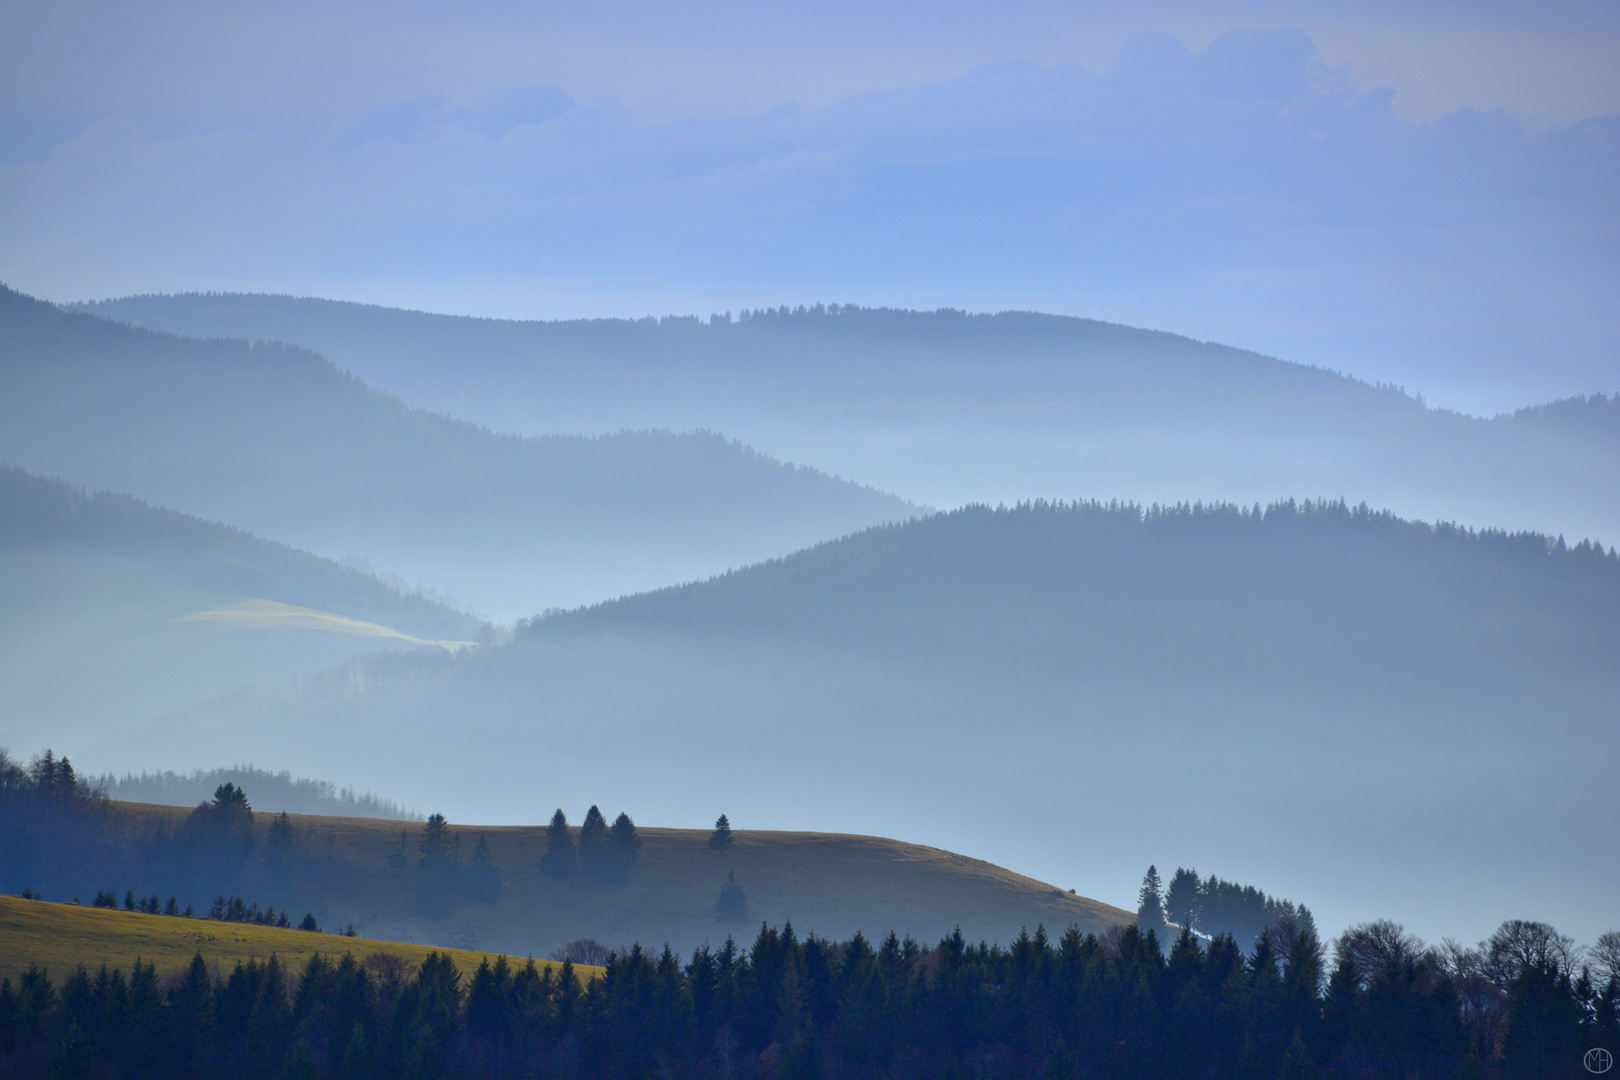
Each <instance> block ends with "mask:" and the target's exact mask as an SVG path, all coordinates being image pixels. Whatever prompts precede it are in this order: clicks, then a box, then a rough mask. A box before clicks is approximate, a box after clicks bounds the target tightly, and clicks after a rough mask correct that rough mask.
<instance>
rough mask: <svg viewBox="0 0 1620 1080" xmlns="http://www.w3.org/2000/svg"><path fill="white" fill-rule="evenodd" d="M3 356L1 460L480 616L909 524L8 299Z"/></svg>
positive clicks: (779, 474) (835, 487) (697, 442)
mask: <svg viewBox="0 0 1620 1080" xmlns="http://www.w3.org/2000/svg"><path fill="white" fill-rule="evenodd" d="M0 357H3V360H0V460H9V461H11V462H13V463H15V464H17V465H19V466H22V467H24V468H27V469H29V470H31V471H33V472H36V473H42V474H48V475H60V476H63V477H65V478H66V479H68V480H69V481H71V482H73V483H76V484H84V485H87V486H90V487H95V488H107V489H110V490H116V491H126V492H129V493H131V494H133V495H136V496H138V497H141V498H144V499H148V500H150V501H152V502H154V503H157V504H160V505H164V506H169V507H172V508H174V509H176V510H180V511H183V512H187V513H193V514H197V515H200V516H203V517H207V518H212V519H217V520H221V521H227V522H229V523H231V524H232V525H237V526H240V527H243V528H246V529H249V530H250V531H252V532H255V533H257V534H260V535H263V536H269V537H272V538H274V539H277V540H283V541H287V542H290V543H293V544H296V545H297V546H299V547H303V548H308V549H310V550H313V551H316V552H318V553H320V554H323V555H329V556H343V555H345V554H349V553H356V554H359V555H362V556H365V557H366V558H368V559H369V560H371V561H372V562H373V563H375V564H376V565H378V566H380V567H382V568H384V569H386V570H388V571H390V572H393V573H397V574H399V575H401V576H403V577H404V578H405V579H406V580H408V581H412V582H416V581H421V582H427V583H430V584H431V585H433V586H434V587H436V588H440V589H443V590H445V591H446V592H448V593H450V594H452V595H455V596H457V597H458V598H460V599H462V600H464V601H466V602H468V603H470V604H472V605H474V606H475V607H477V608H479V609H481V610H483V611H486V612H488V613H490V614H492V615H495V616H496V617H507V618H511V617H515V616H517V615H521V614H523V613H525V612H526V611H529V610H533V609H535V608H543V607H548V606H569V605H572V604H577V603H581V602H584V601H587V600H591V599H597V598H600V597H604V596H616V595H620V594H623V593H626V592H630V591H634V590H636V589H642V588H649V587H653V586H656V585H661V584H664V583H666V582H669V581H672V580H681V579H684V578H689V577H693V576H703V575H707V574H711V573H716V572H719V571H721V570H723V569H725V568H727V567H729V566H736V565H741V564H744V563H747V562H753V561H757V560H759V559H761V558H767V557H770V556H773V555H779V554H782V553H785V552H788V551H792V550H794V549H796V548H799V547H802V546H804V545H805V544H809V543H814V542H816V541H819V540H822V539H826V538H828V537H832V536H839V535H843V534H845V533H848V532H851V531H854V530H856V529H860V528H864V527H866V526H868V525H871V524H874V523H876V522H881V521H887V520H893V519H896V518H900V517H904V516H907V515H908V514H909V513H910V512H911V511H910V507H909V506H908V505H907V504H906V503H904V502H902V501H901V500H899V499H897V498H894V497H893V496H889V495H885V494H883V493H881V492H878V491H875V490H872V489H870V488H865V487H861V486H858V485H856V484H853V483H847V482H844V481H841V480H837V479H834V478H833V477H830V476H827V475H825V474H822V473H818V472H815V471H812V470H809V469H802V468H796V467H794V466H791V465H786V464H783V463H781V462H778V461H774V460H771V459H769V458H766V457H764V456H762V455H760V454H758V453H755V452H754V451H752V450H750V449H748V448H747V447H745V446H742V445H740V444H738V443H734V442H730V441H727V440H726V439H725V438H722V437H720V436H718V435H713V434H690V435H674V434H668V433H660V432H642V433H621V434H617V435H611V436H604V437H600V438H564V437H551V438H518V437H515V436H507V435H497V434H494V433H492V432H490V431H488V430H485V429H482V428H479V427H476V426H474V425H472V424H468V423H463V422H460V421H455V420H451V419H448V418H446V417H443V416H438V415H434V414H432V413H428V412H424V411H421V410H418V409H412V408H410V407H408V406H406V405H405V404H404V403H403V402H402V401H400V400H399V399H398V398H395V397H391V396H388V395H385V394H382V393H379V392H377V391H375V390H373V389H371V388H370V387H368V386H366V385H365V384H364V383H362V382H360V381H359V380H357V379H355V378H353V377H352V376H349V375H345V374H343V373H342V372H340V371H338V370H337V369H336V368H335V367H333V366H332V364H330V363H329V362H328V361H326V360H325V359H322V358H321V357H319V356H317V355H315V354H314V353H311V352H308V351H306V350H304V349H300V348H295V347H292V346H287V345H258V346H250V345H249V344H248V343H247V342H245V341H227V340H196V339H189V338H183V337H177V336H174V335H170V334H165V333H155V332H152V331H147V330H140V329H135V328H132V327H129V326H125V325H122V324H117V323H111V322H108V321H106V320H103V319H98V318H94V317H91V316H88V315H83V314H77V313H71V312H65V311H62V310H60V309H58V308H56V307H54V306H52V305H49V304H45V303H41V302H39V301H36V300H32V299H30V298H28V297H25V296H22V295H20V294H18V293H16V292H13V291H10V290H0Z"/></svg>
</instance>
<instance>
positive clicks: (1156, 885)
mask: <svg viewBox="0 0 1620 1080" xmlns="http://www.w3.org/2000/svg"><path fill="white" fill-rule="evenodd" d="M1136 925H1137V927H1138V928H1139V929H1140V930H1141V931H1142V933H1144V934H1146V933H1147V932H1148V931H1149V930H1152V931H1155V932H1156V933H1158V934H1160V935H1162V934H1163V933H1164V928H1165V924H1164V892H1163V886H1162V885H1161V884H1160V882H1159V868H1158V867H1156V866H1150V867H1148V869H1147V873H1146V874H1144V875H1143V876H1142V888H1141V890H1140V891H1139V892H1138V893H1137V894H1136Z"/></svg>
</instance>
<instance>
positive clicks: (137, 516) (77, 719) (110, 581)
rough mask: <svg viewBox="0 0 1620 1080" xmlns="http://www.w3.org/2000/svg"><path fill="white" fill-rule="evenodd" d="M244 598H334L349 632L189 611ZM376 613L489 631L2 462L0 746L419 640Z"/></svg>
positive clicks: (87, 730) (441, 632)
mask: <svg viewBox="0 0 1620 1080" xmlns="http://www.w3.org/2000/svg"><path fill="white" fill-rule="evenodd" d="M244 601H249V602H251V601H257V602H258V603H259V606H260V607H264V606H265V605H266V604H267V602H275V603H278V604H291V605H297V606H298V608H300V609H301V608H315V609H318V610H319V611H322V612H328V613H331V614H330V615H328V616H326V617H325V620H324V625H326V626H329V627H333V628H336V629H337V630H338V631H341V632H330V631H321V630H312V629H306V628H298V627H287V626H277V625H274V624H266V625H261V626H251V625H245V624H244V623H243V622H242V621H240V620H239V621H237V622H236V623H235V624H231V623H225V622H222V621H217V620H216V621H203V620H197V619H195V618H194V617H195V616H196V615H197V614H198V613H203V612H208V611H210V610H211V609H218V608H220V607H222V606H224V605H236V604H240V603H242V602H244ZM350 620H352V621H350ZM306 624H313V622H312V620H307V619H306ZM375 624H384V625H385V626H387V627H389V628H392V629H393V630H394V631H397V632H399V634H401V635H413V636H414V637H415V638H423V639H430V640H440V639H448V640H451V641H472V640H477V639H479V638H480V637H484V636H487V635H488V634H489V628H488V627H487V626H485V625H484V624H483V623H482V622H481V621H480V620H478V619H475V618H473V617H471V616H468V615H466V614H464V613H462V612H459V611H456V610H454V609H452V608H449V607H446V606H444V605H443V604H439V603H435V602H433V601H431V600H428V599H425V598H424V597H422V596H420V595H415V594H403V593H401V592H399V591H398V590H397V589H394V588H392V587H390V586H389V585H386V584H384V583H383V582H381V581H378V580H377V579H376V578H374V577H371V576H369V575H367V574H363V573H360V572H359V571H357V570H354V569H351V568H349V567H345V566H340V565H339V564H337V563H334V562H331V561H329V560H326V559H321V558H317V557H316V556H314V555H311V554H309V553H308V552H304V551H299V550H297V549H295V548H291V547H288V546H287V545H285V544H277V543H272V542H270V541H267V540H263V539H260V538H259V537H256V536H253V535H251V534H249V533H246V532H243V531H241V530H239V529H233V528H230V527H227V526H224V525H219V524H216V523H214V522H208V521H202V520H200V519H198V518H194V517H189V516H187V515H185V514H177V513H174V512H173V511H168V510H162V509H159V508H156V507H153V506H150V505H148V504H146V503H144V502H141V501H139V500H137V499H132V498H129V497H127V496H122V495H113V494H110V493H107V492H99V493H96V494H88V493H86V492H84V491H82V490H79V489H76V488H72V487H69V486H68V485H67V484H64V483H62V482H61V481H56V480H45V479H42V478H39V477H36V476H32V475H30V474H28V473H26V472H24V471H22V470H21V469H17V468H14V467H11V466H0V683H3V684H4V685H5V687H6V693H5V694H4V696H3V698H0V746H11V747H44V746H46V745H54V746H55V747H56V748H57V749H58V750H66V751H68V752H74V751H76V750H77V748H78V746H79V745H82V743H83V742H84V741H85V740H87V739H91V738H101V737H105V736H106V734H107V733H108V732H109V731H111V730H115V729H117V728H119V727H122V726H125V725H129V724H133V723H137V722H140V721H143V720H146V719H148V718H150V717H152V716H154V715H156V714H158V713H162V712H167V711H170V710H174V709H178V708H181V707H182V706H186V705H191V704H194V703H196V702H199V701H201V700H203V699H205V698H209V697H213V696H215V695H218V694H225V693H229V692H232V691H235V690H236V689H237V688H239V687H240V686H242V685H243V684H261V683H271V684H274V683H280V682H283V681H284V680H286V679H288V678H291V677H293V676H296V675H298V674H301V673H303V672H308V671H316V670H320V669H322V668H326V667H330V666H331V665H333V664H336V663H338V662H340V661H342V660H344V659H347V658H351V657H355V656H358V655H361V654H362V653H365V652H370V651H372V650H375V649H379V648H387V647H396V648H397V647H415V646H417V645H419V644H421V642H419V641H414V640H412V639H411V638H406V637H403V636H394V637H388V636H379V634H378V633H377V632H376V631H377V630H379V629H380V628H379V627H376V626H375ZM368 627H369V628H370V629H368ZM357 631H358V632H357ZM227 760H234V758H231V759H227ZM211 764H219V762H212V763H211Z"/></svg>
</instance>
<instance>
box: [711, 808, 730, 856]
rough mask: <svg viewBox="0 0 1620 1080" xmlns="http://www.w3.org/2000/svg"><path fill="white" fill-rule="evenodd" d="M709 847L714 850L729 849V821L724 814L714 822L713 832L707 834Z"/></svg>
mask: <svg viewBox="0 0 1620 1080" xmlns="http://www.w3.org/2000/svg"><path fill="white" fill-rule="evenodd" d="M709 847H710V849H711V850H714V851H730V850H731V822H730V821H729V820H728V819H727V818H726V815H724V814H721V815H720V817H719V819H718V820H716V821H715V823H714V832H712V833H710V834H709Z"/></svg>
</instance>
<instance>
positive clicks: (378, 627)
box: [174, 600, 476, 652]
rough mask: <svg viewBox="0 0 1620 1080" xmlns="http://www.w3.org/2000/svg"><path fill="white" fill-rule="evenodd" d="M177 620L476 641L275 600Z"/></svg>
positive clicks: (460, 645) (421, 641) (413, 640)
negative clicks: (436, 635)
mask: <svg viewBox="0 0 1620 1080" xmlns="http://www.w3.org/2000/svg"><path fill="white" fill-rule="evenodd" d="M174 621H175V622H178V623H203V624H207V625H211V626H218V627H221V628H225V629H237V630H259V629H267V630H324V631H326V632H327V633H329V634H346V635H348V636H349V637H377V638H389V639H392V640H395V641H403V642H408V643H410V644H412V645H438V646H440V647H441V648H444V649H448V650H450V651H451V652H455V651H456V650H458V649H465V648H470V647H471V646H473V645H474V644H476V642H471V641H435V640H428V639H426V638H419V637H412V636H411V635H410V634H407V633H404V632H402V631H399V630H395V629H394V628H393V627H391V626H383V625H382V624H380V623H374V622H366V621H364V620H361V619H350V618H347V617H345V616H343V615H335V614H333V613H332V612H330V611H319V610H316V609H315V608H307V607H298V606H297V605H295V604H283V603H280V602H278V601H275V600H241V601H238V602H237V603H234V604H226V605H225V606H224V607H217V608H213V609H211V610H209V611H198V612H193V613H192V614H190V615H182V616H180V617H179V618H177V619H175V620H174Z"/></svg>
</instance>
